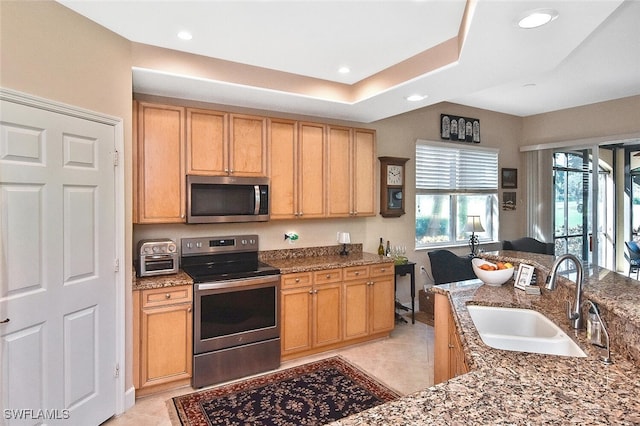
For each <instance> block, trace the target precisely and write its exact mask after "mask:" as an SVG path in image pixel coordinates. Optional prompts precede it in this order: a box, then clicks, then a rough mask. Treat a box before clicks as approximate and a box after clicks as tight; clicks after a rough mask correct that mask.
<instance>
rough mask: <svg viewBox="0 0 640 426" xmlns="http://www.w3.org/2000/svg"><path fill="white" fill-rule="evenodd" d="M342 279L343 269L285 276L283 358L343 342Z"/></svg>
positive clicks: (282, 334)
mask: <svg viewBox="0 0 640 426" xmlns="http://www.w3.org/2000/svg"><path fill="white" fill-rule="evenodd" d="M341 281H342V271H341V270H340V269H333V270H325V271H316V272H313V273H311V272H304V273H298V274H286V275H284V276H283V277H282V290H281V306H282V307H281V321H282V330H281V338H280V339H281V346H282V356H283V357H286V356H287V355H289V354H291V353H298V352H302V351H309V350H312V349H315V348H319V347H323V346H326V345H331V344H335V343H338V342H340V341H341V339H342V330H341V311H340V299H341V294H342V288H341Z"/></svg>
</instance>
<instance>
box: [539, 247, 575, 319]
mask: <svg viewBox="0 0 640 426" xmlns="http://www.w3.org/2000/svg"><path fill="white" fill-rule="evenodd" d="M565 260H570V261H572V262H573V263H574V265H575V266H576V272H577V276H576V300H575V303H574V304H573V309H572V308H571V305H570V304H569V303H568V302H567V318H568V319H569V320H571V325H572V326H573V328H575V329H576V330H578V329H580V328H582V324H583V321H582V314H581V313H580V307H581V305H582V274H583V272H582V262H580V259H578V258H577V257H575V256H574V255H572V254H563V255H562V256H560V257H559V258H557V259H556V261H555V262H554V263H553V266H551V273H550V274H549V278H547V285H546V288H547V290H555V289H556V278H557V275H558V268H559V267H560V264H562V262H564V261H565Z"/></svg>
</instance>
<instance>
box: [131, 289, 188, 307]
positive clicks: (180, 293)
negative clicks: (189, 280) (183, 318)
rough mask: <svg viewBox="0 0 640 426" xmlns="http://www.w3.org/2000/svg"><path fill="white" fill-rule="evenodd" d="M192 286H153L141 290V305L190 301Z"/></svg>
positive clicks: (149, 305)
mask: <svg viewBox="0 0 640 426" xmlns="http://www.w3.org/2000/svg"><path fill="white" fill-rule="evenodd" d="M192 291H193V286H190V285H181V286H177V287H166V288H154V289H151V290H143V291H142V307H143V308H148V307H153V306H162V305H173V304H176V303H191V300H192V298H191V292H192Z"/></svg>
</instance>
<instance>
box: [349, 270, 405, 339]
mask: <svg viewBox="0 0 640 426" xmlns="http://www.w3.org/2000/svg"><path fill="white" fill-rule="evenodd" d="M343 286H344V287H343V295H344V296H343V317H344V338H345V340H349V339H356V338H361V337H365V336H369V335H376V334H379V333H384V332H389V331H391V330H393V327H394V325H395V323H394V301H395V294H394V283H393V265H373V266H352V267H349V268H345V270H344V283H343Z"/></svg>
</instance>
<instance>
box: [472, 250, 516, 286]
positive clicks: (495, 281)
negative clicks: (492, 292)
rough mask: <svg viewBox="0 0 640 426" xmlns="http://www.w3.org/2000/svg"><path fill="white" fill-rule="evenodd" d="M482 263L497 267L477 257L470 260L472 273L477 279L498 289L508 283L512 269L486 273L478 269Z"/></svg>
mask: <svg viewBox="0 0 640 426" xmlns="http://www.w3.org/2000/svg"><path fill="white" fill-rule="evenodd" d="M484 263H488V264H489V265H492V266H495V267H497V266H496V264H495V263H491V262H487V261H486V260H484V259H480V258H478V257H476V258H474V259H472V260H471V266H472V267H473V272H474V273H475V274H476V277H478V278H479V279H480V281H482V282H483V283H485V284H487V285H492V286H495V287H499V286H501V285H502V284H504V283H506V282H507V281H509V278H511V277H513V271H514V269H513V267H512V268H507V269H498V270H495V271H486V270H484V269H480V265H482V264H484Z"/></svg>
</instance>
